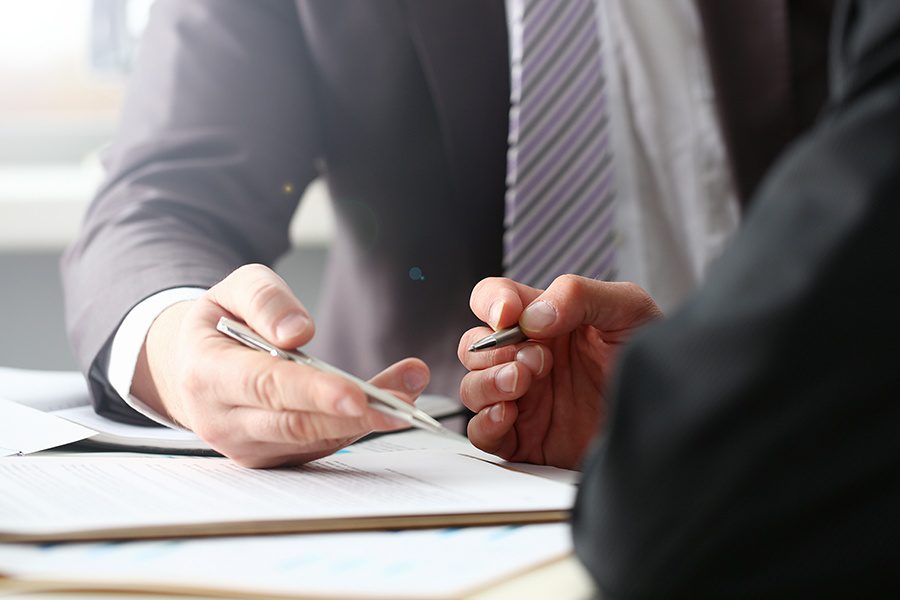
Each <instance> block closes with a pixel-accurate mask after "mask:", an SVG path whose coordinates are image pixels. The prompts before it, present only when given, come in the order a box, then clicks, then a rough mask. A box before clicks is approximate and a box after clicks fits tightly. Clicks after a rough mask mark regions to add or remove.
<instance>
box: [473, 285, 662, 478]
mask: <svg viewBox="0 0 900 600" xmlns="http://www.w3.org/2000/svg"><path fill="white" fill-rule="evenodd" d="M470 304H471V308H472V310H473V312H474V313H475V315H476V316H477V317H479V318H480V319H482V320H483V321H485V322H486V323H488V324H490V325H491V326H492V327H493V328H494V329H501V328H505V327H510V326H512V325H514V324H516V323H517V322H518V324H519V326H520V327H521V328H522V330H523V331H524V333H525V334H526V335H528V336H529V337H530V338H531V340H532V341H528V342H525V343H522V344H517V345H514V346H506V347H502V348H497V349H495V350H486V351H482V352H470V351H469V347H470V346H471V345H472V343H473V342H475V341H476V340H478V339H481V338H483V337H484V336H486V335H488V334H490V333H491V332H492V331H493V330H492V329H489V328H487V327H476V328H474V329H471V330H469V331H467V332H466V333H465V334H464V335H463V336H462V339H461V340H460V344H459V350H458V354H459V358H460V360H461V361H462V363H463V365H465V367H466V368H467V369H469V371H470V372H469V373H468V374H467V375H466V376H465V377H464V378H463V381H462V384H461V386H460V395H461V397H462V400H463V403H464V404H465V405H466V406H467V407H468V408H469V409H470V410H472V411H474V412H475V413H476V415H475V416H474V417H473V418H472V420H471V421H470V422H469V430H468V434H469V439H470V440H471V441H472V443H473V444H475V445H476V446H478V447H479V448H481V449H482V450H485V451H486V452H491V453H493V454H497V455H499V456H501V457H503V458H505V459H507V460H512V461H518V462H531V463H537V464H547V465H553V466H557V467H565V468H570V469H571V468H577V467H578V465H579V464H580V462H581V459H582V457H583V455H584V452H585V450H586V449H587V446H588V444H589V442H590V440H591V439H592V438H593V437H594V435H595V434H596V433H597V429H598V427H599V426H600V425H601V424H602V422H603V418H604V415H605V411H606V403H605V400H604V395H605V394H606V390H607V384H608V380H609V377H610V375H611V373H612V370H613V367H614V364H615V360H616V356H617V354H618V351H619V348H620V346H621V345H622V343H623V342H624V341H625V340H627V339H628V337H629V336H630V334H631V333H632V332H633V331H634V330H635V329H636V328H638V327H640V326H641V325H643V324H645V323H647V322H649V321H652V320H654V319H657V318H659V317H661V316H662V312H661V311H660V310H659V308H658V307H657V306H656V303H655V302H653V300H652V298H650V296H649V295H648V294H647V293H646V292H645V291H644V290H643V289H641V288H640V287H638V286H637V285H635V284H632V283H613V282H605V281H596V280H593V279H586V278H584V277H577V276H575V275H563V276H561V277H558V278H557V279H556V280H555V281H554V282H553V283H552V284H551V285H550V287H548V288H547V290H546V291H541V290H537V289H534V288H531V287H528V286H525V285H522V284H520V283H516V282H514V281H511V280H509V279H503V278H489V279H485V280H483V281H481V282H480V283H479V284H478V285H477V286H476V287H475V289H474V290H473V291H472V296H471V301H470Z"/></svg>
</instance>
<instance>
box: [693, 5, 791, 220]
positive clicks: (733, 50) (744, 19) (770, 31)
mask: <svg viewBox="0 0 900 600" xmlns="http://www.w3.org/2000/svg"><path fill="white" fill-rule="evenodd" d="M697 7H698V9H699V12H700V17H701V20H702V22H703V27H704V33H705V38H706V45H707V53H708V56H709V64H710V68H711V71H712V78H713V82H714V84H715V87H716V98H717V102H718V111H719V119H720V122H721V125H722V130H723V133H724V136H725V143H726V145H727V146H728V150H729V154H730V157H731V163H732V168H733V172H734V178H735V184H736V186H737V189H738V194H739V196H740V198H741V201H742V202H743V203H746V201H747V199H748V198H749V197H750V195H751V194H752V192H753V190H754V189H755V187H756V184H757V182H758V181H759V180H760V178H761V177H762V175H763V173H764V172H765V171H766V170H767V169H768V167H769V163H770V162H771V160H772V158H773V157H774V156H775V154H777V152H778V150H779V149H780V148H782V147H783V146H784V145H785V144H786V143H787V141H788V140H789V139H790V137H791V134H792V132H793V130H794V127H793V123H792V106H791V104H792V100H791V97H792V89H791V65H790V36H789V31H788V23H789V22H788V7H787V0H751V1H750V2H748V1H747V0H697Z"/></svg>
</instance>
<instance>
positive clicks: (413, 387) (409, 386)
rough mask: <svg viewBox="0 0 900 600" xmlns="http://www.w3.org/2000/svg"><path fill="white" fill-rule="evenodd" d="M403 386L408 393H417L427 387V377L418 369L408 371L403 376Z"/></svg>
mask: <svg viewBox="0 0 900 600" xmlns="http://www.w3.org/2000/svg"><path fill="white" fill-rule="evenodd" d="M403 385H404V386H406V391H408V392H418V391H419V390H421V389H422V388H424V387H425V386H426V385H428V377H426V376H425V373H423V372H422V371H421V370H419V369H409V370H408V371H406V372H405V373H404V374H403Z"/></svg>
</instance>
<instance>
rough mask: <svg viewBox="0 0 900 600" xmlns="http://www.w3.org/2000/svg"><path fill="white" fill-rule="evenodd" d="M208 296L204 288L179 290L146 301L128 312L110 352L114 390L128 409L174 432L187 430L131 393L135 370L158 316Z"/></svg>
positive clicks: (172, 290) (110, 369)
mask: <svg viewBox="0 0 900 600" xmlns="http://www.w3.org/2000/svg"><path fill="white" fill-rule="evenodd" d="M205 293H206V290H205V289H204V288H195V287H178V288H172V289H168V290H164V291H162V292H159V293H156V294H154V295H152V296H150V297H149V298H146V299H144V300H142V301H141V302H140V303H138V304H137V305H136V306H135V307H134V308H132V309H131V310H130V311H129V312H128V314H127V315H126V316H125V320H124V321H122V324H121V325H119V329H118V330H117V331H116V334H115V336H114V337H113V341H112V348H110V352H109V367H108V371H107V373H106V375H107V377H108V378H109V383H110V385H112V387H113V389H114V390H116V392H118V394H119V396H120V397H121V398H122V400H124V401H125V403H126V404H127V405H128V406H130V407H131V408H133V409H134V410H136V411H137V412H139V413H141V414H142V415H144V416H145V417H147V418H148V419H151V420H153V421H155V422H157V423H159V424H160V425H165V426H166V427H170V428H172V429H183V428H182V427H180V426H179V425H177V424H176V423H175V422H174V421H172V420H171V419H167V418H166V417H164V416H162V415H160V414H159V413H158V412H156V411H155V410H153V409H152V408H150V407H149V406H147V405H146V404H144V403H143V402H142V401H141V400H140V399H139V398H136V397H135V396H133V395H132V394H131V382H132V380H133V379H134V369H135V367H136V366H137V361H138V356H140V353H141V347H142V346H143V345H144V340H145V339H146V338H147V332H148V331H150V326H151V325H153V321H155V320H156V317H158V316H159V315H160V314H162V312H163V311H164V310H166V309H167V308H169V307H170V306H172V305H173V304H177V303H179V302H184V301H186V300H196V299H197V298H199V297H200V296H202V295H203V294H205Z"/></svg>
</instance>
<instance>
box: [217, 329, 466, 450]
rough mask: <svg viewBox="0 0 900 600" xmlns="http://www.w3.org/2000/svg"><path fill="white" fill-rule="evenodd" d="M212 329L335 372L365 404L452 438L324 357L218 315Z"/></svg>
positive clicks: (278, 355) (427, 418) (436, 424)
mask: <svg viewBox="0 0 900 600" xmlns="http://www.w3.org/2000/svg"><path fill="white" fill-rule="evenodd" d="M216 329H218V330H219V331H220V332H222V333H224V334H225V335H227V336H228V337H230V338H233V339H235V340H237V341H239V342H240V343H242V344H244V345H245V346H249V347H250V348H255V349H256V350H260V351H262V352H265V353H267V354H271V355H272V356H274V357H276V358H283V359H285V360H291V361H294V362H296V363H299V364H301V365H307V366H309V367H312V368H314V369H317V370H319V371H322V372H324V373H333V374H334V375H338V376H339V377H342V378H344V379H346V380H347V381H350V382H351V383H353V384H355V385H356V386H357V387H359V389H361V390H362V391H363V392H365V394H366V396H368V400H369V406H370V407H371V408H373V409H375V410H377V411H379V412H382V413H384V414H386V415H390V416H392V417H394V418H397V419H400V420H401V421H406V422H407V423H409V424H410V425H412V426H413V427H418V428H419V429H424V430H425V431H430V432H431V433H438V434H443V435H450V436H454V437H455V434H453V433H451V432H450V430H449V429H447V428H446V427H444V426H443V425H441V424H440V423H439V422H438V421H436V420H434V419H432V418H431V417H430V416H428V413H426V412H425V411H423V410H420V409H418V408H416V407H415V406H412V405H410V404H407V403H406V402H404V401H403V400H401V399H400V398H397V397H396V396H394V395H393V394H391V393H389V392H387V391H385V390H383V389H381V388H379V387H377V386H374V385H372V384H371V383H369V382H368V381H365V380H364V379H360V378H359V377H356V376H355V375H351V374H350V373H347V372H346V371H343V370H341V369H339V368H337V367H335V366H334V365H330V364H328V363H327V362H325V361H324V360H319V359H318V358H315V357H314V356H310V355H309V354H307V353H305V352H303V351H302V350H299V349H298V350H284V349H282V348H279V347H278V346H275V345H273V344H271V343H269V342H268V341H266V340H265V339H263V338H262V337H260V336H259V335H258V334H257V333H256V332H254V331H253V330H252V329H250V328H249V327H247V326H246V325H244V324H242V323H238V322H237V321H233V320H231V319H229V318H227V317H221V318H220V319H219V322H218V323H217V324H216Z"/></svg>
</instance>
